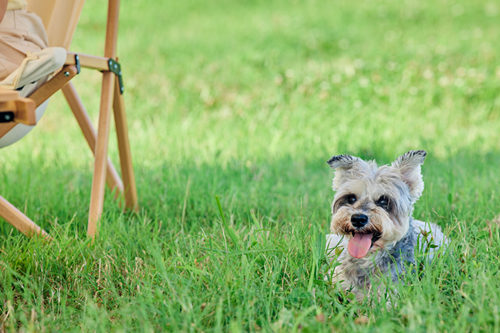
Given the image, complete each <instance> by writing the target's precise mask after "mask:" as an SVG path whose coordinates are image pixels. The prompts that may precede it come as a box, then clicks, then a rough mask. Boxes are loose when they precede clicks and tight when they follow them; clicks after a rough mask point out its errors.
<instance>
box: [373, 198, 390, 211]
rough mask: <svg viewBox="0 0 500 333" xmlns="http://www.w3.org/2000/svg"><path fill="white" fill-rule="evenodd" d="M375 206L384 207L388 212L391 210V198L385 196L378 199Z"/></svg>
mask: <svg viewBox="0 0 500 333" xmlns="http://www.w3.org/2000/svg"><path fill="white" fill-rule="evenodd" d="M375 204H376V205H377V206H379V207H382V208H383V209H385V210H387V209H388V208H389V198H388V197H387V196H385V195H383V196H381V197H380V198H378V200H377V201H375Z"/></svg>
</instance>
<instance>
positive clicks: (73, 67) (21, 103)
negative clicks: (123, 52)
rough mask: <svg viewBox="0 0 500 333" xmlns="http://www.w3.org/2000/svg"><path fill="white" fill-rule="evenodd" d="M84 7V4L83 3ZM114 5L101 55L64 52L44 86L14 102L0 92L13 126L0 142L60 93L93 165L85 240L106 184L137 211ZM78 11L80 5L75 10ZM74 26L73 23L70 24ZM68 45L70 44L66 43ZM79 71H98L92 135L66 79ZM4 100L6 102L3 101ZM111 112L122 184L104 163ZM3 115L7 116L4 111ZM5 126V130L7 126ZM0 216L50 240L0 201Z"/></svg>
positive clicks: (0, 107)
mask: <svg viewBox="0 0 500 333" xmlns="http://www.w3.org/2000/svg"><path fill="white" fill-rule="evenodd" d="M82 5H83V2H82ZM119 7H120V1H119V0H109V1H108V15H107V25H106V40H105V48H104V56H103V57H97V56H91V55H85V54H75V53H68V55H67V59H66V62H65V65H64V66H63V68H62V69H61V70H60V71H59V72H58V73H57V74H56V75H55V76H54V77H53V78H52V79H50V80H49V81H47V82H46V83H44V84H43V85H42V86H41V87H40V88H38V89H37V90H36V91H35V92H34V93H33V94H31V95H30V96H29V98H27V99H26V98H25V99H21V98H14V99H12V97H13V96H12V95H11V96H10V100H9V96H7V95H8V93H6V94H2V93H1V91H0V112H1V111H5V110H10V112H12V115H13V116H14V118H15V119H14V121H12V122H9V123H7V124H6V123H3V124H1V125H3V126H2V127H3V128H2V127H0V137H1V136H2V135H3V134H5V133H6V132H8V131H9V130H10V129H11V128H12V127H14V126H15V125H16V124H17V123H24V124H29V125H34V123H36V120H35V121H33V119H34V118H33V117H34V111H35V107H38V106H39V105H41V104H42V103H43V102H44V101H46V100H47V99H48V98H49V97H50V96H52V95H53V94H54V93H56V92H57V91H58V90H62V92H63V94H64V97H65V99H66V101H67V102H68V104H69V106H70V108H71V111H72V112H73V115H74V116H75V118H76V120H77V123H78V125H79V126H80V128H81V130H82V132H83V135H84V137H85V139H86V141H87V143H88V145H89V147H90V149H91V150H92V152H93V154H94V156H95V160H94V173H93V180H92V191H91V196H90V207H89V216H88V228H87V235H88V236H89V237H91V238H94V237H95V234H96V231H97V226H98V222H99V220H100V218H101V215H102V211H103V202H104V192H105V183H107V184H108V186H109V188H110V189H111V190H112V191H114V192H115V197H120V195H122V196H124V198H125V207H126V208H128V209H131V210H134V211H136V210H137V209H138V199H137V190H136V185H135V177H134V172H133V167H132V155H131V152H130V142H129V137H128V128H127V118H126V113H125V103H124V100H123V95H122V94H123V84H122V76H121V67H120V64H119V63H118V62H117V57H116V43H117V38H118V17H119ZM80 9H81V6H80ZM74 24H75V25H76V22H74ZM66 44H67V45H68V46H69V42H66ZM81 68H90V69H95V70H98V71H100V72H102V76H103V77H102V89H101V101H100V107H99V119H98V127H97V132H96V130H95V129H94V127H93V126H92V122H91V121H90V118H89V116H88V114H87V111H86V110H85V107H84V106H83V103H82V101H81V99H80V97H79V96H78V94H77V92H76V89H75V87H74V86H73V84H72V83H71V82H70V80H71V79H72V78H73V77H75V76H76V75H77V74H78V73H79V72H80V69H81ZM6 96H7V97H6ZM111 109H113V113H114V121H115V127H116V134H117V139H118V140H117V141H118V151H119V156H120V167H121V171H122V177H123V181H122V179H121V178H120V176H119V175H118V173H117V171H116V169H115V168H114V166H113V164H112V163H111V160H110V159H109V158H108V141H109V131H110V125H111ZM4 114H6V113H5V112H4ZM6 125H7V126H6ZM0 217H2V218H4V219H5V220H6V221H7V222H9V223H10V224H12V225H13V226H14V227H15V228H17V229H18V230H19V231H21V232H22V233H24V234H26V235H33V234H39V235H42V236H45V237H48V238H50V236H48V234H47V233H46V232H45V231H44V230H42V229H41V228H40V227H39V226H38V225H37V224H36V223H34V222H33V221H31V220H30V219H29V218H28V217H27V216H25V215H24V214H23V213H22V212H21V211H19V210H18V209H17V208H16V207H14V206H13V205H12V204H10V203H9V202H8V201H7V200H5V199H4V198H3V197H1V196H0Z"/></svg>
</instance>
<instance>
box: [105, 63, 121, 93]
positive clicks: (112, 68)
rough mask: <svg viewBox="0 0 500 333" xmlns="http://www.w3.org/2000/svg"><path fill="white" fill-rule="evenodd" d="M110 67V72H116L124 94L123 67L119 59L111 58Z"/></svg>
mask: <svg viewBox="0 0 500 333" xmlns="http://www.w3.org/2000/svg"><path fill="white" fill-rule="evenodd" d="M108 67H109V71H110V72H112V73H115V75H116V76H118V85H119V86H120V94H123V90H124V88H123V77H122V67H121V66H120V64H119V63H118V62H117V61H115V60H114V59H111V58H109V59H108Z"/></svg>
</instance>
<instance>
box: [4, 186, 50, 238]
mask: <svg viewBox="0 0 500 333" xmlns="http://www.w3.org/2000/svg"><path fill="white" fill-rule="evenodd" d="M0 216H1V217H2V218H3V219H5V220H6V221H7V222H9V223H10V224H11V225H12V226H14V228H16V229H17V230H19V231H20V232H22V233H23V234H25V235H26V236H33V235H40V236H42V237H44V238H46V239H49V240H50V239H52V238H51V237H50V236H49V235H48V234H47V233H46V232H45V231H44V230H43V229H42V228H40V227H39V226H38V225H37V224H36V223H35V222H33V221H31V220H30V219H29V218H28V217H27V216H26V215H24V214H23V213H22V212H21V211H20V210H19V209H17V208H16V207H14V205H12V204H11V203H10V202H8V201H7V200H5V199H4V198H3V197H2V196H0Z"/></svg>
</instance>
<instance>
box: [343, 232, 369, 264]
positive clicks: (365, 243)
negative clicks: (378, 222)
mask: <svg viewBox="0 0 500 333" xmlns="http://www.w3.org/2000/svg"><path fill="white" fill-rule="evenodd" d="M372 237H373V234H354V237H353V238H351V240H350V241H349V244H348V245H347V251H349V254H350V255H351V256H353V257H354V258H358V259H359V258H363V257H364V256H366V254H367V253H368V250H370V246H371V245H372Z"/></svg>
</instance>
